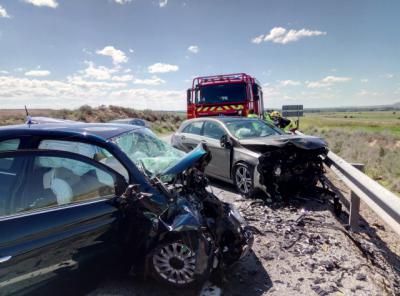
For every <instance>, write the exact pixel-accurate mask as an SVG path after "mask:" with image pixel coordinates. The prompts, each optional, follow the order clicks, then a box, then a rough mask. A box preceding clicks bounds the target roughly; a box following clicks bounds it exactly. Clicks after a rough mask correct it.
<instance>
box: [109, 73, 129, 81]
mask: <svg viewBox="0 0 400 296" xmlns="http://www.w3.org/2000/svg"><path fill="white" fill-rule="evenodd" d="M111 80H112V81H120V82H126V81H132V80H133V75H129V74H127V75H116V76H113V77H111Z"/></svg>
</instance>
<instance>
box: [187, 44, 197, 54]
mask: <svg viewBox="0 0 400 296" xmlns="http://www.w3.org/2000/svg"><path fill="white" fill-rule="evenodd" d="M188 51H190V52H191V53H198V52H199V51H200V48H199V47H198V46H197V45H190V46H189V47H188Z"/></svg>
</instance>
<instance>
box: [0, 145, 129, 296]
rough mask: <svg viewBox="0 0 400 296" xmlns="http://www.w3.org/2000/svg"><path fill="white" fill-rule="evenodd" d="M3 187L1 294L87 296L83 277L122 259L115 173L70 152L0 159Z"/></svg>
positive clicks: (120, 185)
mask: <svg viewBox="0 0 400 296" xmlns="http://www.w3.org/2000/svg"><path fill="white" fill-rule="evenodd" d="M3 181H7V183H5V182H3ZM0 184H1V190H0V200H2V202H1V203H0V206H1V207H2V208H1V209H0V295H13V294H18V295H25V294H35V293H38V294H43V293H52V294H54V293H57V294H65V293H69V294H71V293H72V294H74V293H83V290H82V288H83V287H84V286H85V281H86V278H84V277H83V278H82V277H81V276H82V275H83V274H84V275H87V276H90V275H91V276H95V277H97V276H99V275H100V273H98V272H97V271H101V270H102V269H103V267H104V268H106V265H104V264H106V262H107V261H108V260H111V261H112V260H115V259H116V256H115V257H114V254H119V252H118V251H117V250H118V245H117V243H118V235H117V231H116V230H117V227H118V223H119V221H120V212H119V210H118V209H117V208H116V206H115V205H114V202H113V201H114V197H115V196H117V195H120V194H121V192H122V191H123V190H124V188H125V187H126V182H125V180H124V178H123V177H122V176H120V175H119V174H118V173H116V172H115V171H113V170H111V169H110V168H108V167H106V166H105V165H102V164H100V163H98V162H96V161H94V160H91V159H89V158H86V157H84V156H80V155H77V154H73V153H69V152H62V151H48V150H45V151H38V150H33V151H32V150H31V151H24V150H20V151H13V152H0ZM94 268H96V269H94ZM92 270H96V271H95V272H93V271H92ZM77 278H80V279H81V281H76V279H77ZM87 280H88V282H90V280H89V278H87ZM63 285H66V286H63ZM62 287H64V288H62ZM74 289H75V291H74Z"/></svg>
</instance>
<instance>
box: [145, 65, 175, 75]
mask: <svg viewBox="0 0 400 296" xmlns="http://www.w3.org/2000/svg"><path fill="white" fill-rule="evenodd" d="M147 69H148V71H149V73H168V72H176V71H178V70H179V67H178V66H177V65H171V64H164V63H155V64H153V65H151V66H149V67H148V68H147Z"/></svg>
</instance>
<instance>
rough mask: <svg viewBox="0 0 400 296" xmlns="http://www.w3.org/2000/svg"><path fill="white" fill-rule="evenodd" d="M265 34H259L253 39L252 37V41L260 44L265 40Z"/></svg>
mask: <svg viewBox="0 0 400 296" xmlns="http://www.w3.org/2000/svg"><path fill="white" fill-rule="evenodd" d="M264 37H265V36H264V35H259V36H257V37H254V38H253V39H251V42H253V43H255V44H260V43H261V42H263V41H264Z"/></svg>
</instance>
